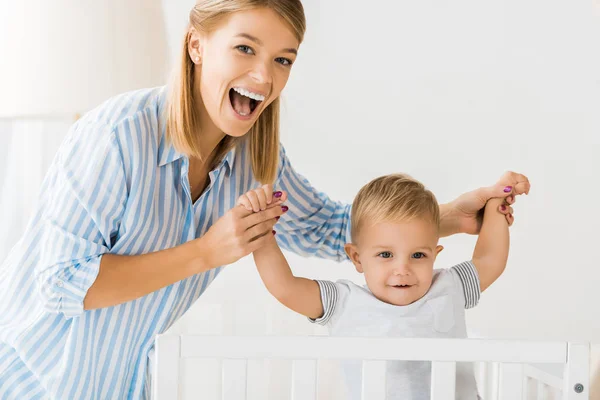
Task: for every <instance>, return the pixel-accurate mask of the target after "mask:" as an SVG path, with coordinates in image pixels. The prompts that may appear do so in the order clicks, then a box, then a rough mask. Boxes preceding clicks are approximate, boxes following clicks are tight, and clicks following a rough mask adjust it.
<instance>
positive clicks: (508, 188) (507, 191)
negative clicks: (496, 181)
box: [504, 186, 512, 193]
mask: <svg viewBox="0 0 600 400" xmlns="http://www.w3.org/2000/svg"><path fill="white" fill-rule="evenodd" d="M511 191H512V186H507V187H505V188H504V193H510V192H511Z"/></svg>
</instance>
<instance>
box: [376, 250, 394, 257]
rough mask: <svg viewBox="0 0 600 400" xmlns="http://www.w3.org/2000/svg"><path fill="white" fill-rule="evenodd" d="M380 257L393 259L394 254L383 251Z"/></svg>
mask: <svg viewBox="0 0 600 400" xmlns="http://www.w3.org/2000/svg"><path fill="white" fill-rule="evenodd" d="M378 256H379V257H381V258H392V253H390V252H389V251H382V252H381V253H379V254H378Z"/></svg>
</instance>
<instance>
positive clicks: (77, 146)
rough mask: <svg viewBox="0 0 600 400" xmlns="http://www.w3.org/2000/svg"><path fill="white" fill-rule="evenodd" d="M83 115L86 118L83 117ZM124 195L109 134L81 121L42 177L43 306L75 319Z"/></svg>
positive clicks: (119, 161)
mask: <svg viewBox="0 0 600 400" xmlns="http://www.w3.org/2000/svg"><path fill="white" fill-rule="evenodd" d="M84 118H85V117H84ZM126 198H127V190H126V179H125V173H124V169H123V162H122V157H121V153H120V151H119V148H118V145H117V143H116V139H115V136H114V132H113V131H112V130H111V129H110V128H109V127H108V126H106V125H104V124H99V123H97V122H94V123H92V122H87V121H80V122H78V123H76V124H75V125H74V126H73V127H72V128H71V131H70V132H69V135H68V136H67V139H66V141H65V142H64V143H63V145H62V146H61V148H60V150H59V152H58V154H57V157H56V159H55V161H54V163H53V165H52V166H51V168H50V170H49V172H48V175H47V176H46V184H45V193H42V196H41V207H42V209H43V212H42V213H41V220H40V221H38V223H39V224H41V227H40V231H39V235H40V239H39V245H40V260H39V263H38V265H37V266H36V268H35V277H36V281H37V285H38V290H39V293H40V295H41V299H42V302H43V305H44V308H45V309H46V310H48V311H49V312H53V313H63V314H64V315H65V316H67V317H74V316H77V315H79V314H81V313H82V312H83V300H84V298H85V295H86V293H87V291H88V289H89V288H90V286H91V285H92V284H93V283H94V281H95V280H96V277H97V275H98V272H99V268H100V261H101V258H102V255H103V254H106V253H108V252H110V249H111V246H112V243H111V237H112V236H113V234H115V233H116V232H117V231H118V229H119V225H120V220H121V217H122V214H123V211H124V208H125V203H126Z"/></svg>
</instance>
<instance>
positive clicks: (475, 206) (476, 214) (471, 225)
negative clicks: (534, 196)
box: [441, 171, 531, 236]
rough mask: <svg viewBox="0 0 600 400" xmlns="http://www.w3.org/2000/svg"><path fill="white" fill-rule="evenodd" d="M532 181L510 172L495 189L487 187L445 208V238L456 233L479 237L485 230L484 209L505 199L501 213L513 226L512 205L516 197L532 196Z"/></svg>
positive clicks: (443, 210) (443, 212)
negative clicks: (499, 199)
mask: <svg viewBox="0 0 600 400" xmlns="http://www.w3.org/2000/svg"><path fill="white" fill-rule="evenodd" d="M530 187H531V185H530V183H529V179H528V178H527V177H526V176H525V175H522V174H518V173H515V172H511V171H509V172H506V173H505V174H504V175H502V177H501V178H500V179H499V180H498V182H497V183H496V184H495V185H494V186H489V187H483V188H479V189H476V190H473V191H471V192H468V193H465V194H463V195H461V196H459V197H458V198H456V199H455V200H453V201H452V202H450V203H448V204H445V205H442V206H441V214H442V215H441V217H442V223H441V225H442V227H441V230H442V235H443V236H447V235H450V234H453V233H468V234H478V233H479V230H480V229H481V222H482V217H483V209H484V207H485V205H486V203H487V202H488V200H489V199H492V198H496V197H498V198H503V199H504V202H503V203H502V204H501V205H500V206H499V207H498V211H500V212H501V213H502V214H504V215H505V216H506V220H507V222H508V224H509V225H512V224H513V222H514V216H513V208H512V205H513V204H514V203H515V201H516V199H515V196H518V195H521V194H529V189H530Z"/></svg>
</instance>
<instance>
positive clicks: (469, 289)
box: [451, 261, 481, 308]
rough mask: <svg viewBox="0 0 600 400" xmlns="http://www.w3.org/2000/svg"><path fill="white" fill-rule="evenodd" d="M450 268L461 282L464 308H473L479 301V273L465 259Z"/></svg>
mask: <svg viewBox="0 0 600 400" xmlns="http://www.w3.org/2000/svg"><path fill="white" fill-rule="evenodd" d="M451 270H452V271H453V272H454V273H455V274H456V275H457V276H458V278H459V281H460V283H461V287H462V292H463V294H464V298H465V308H473V307H475V306H476V305H477V303H479V297H480V295H481V290H480V288H481V286H480V285H479V275H478V274H477V269H475V265H473V262H472V261H465V262H463V263H460V264H458V265H455V266H454V267H452V268H451Z"/></svg>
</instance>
